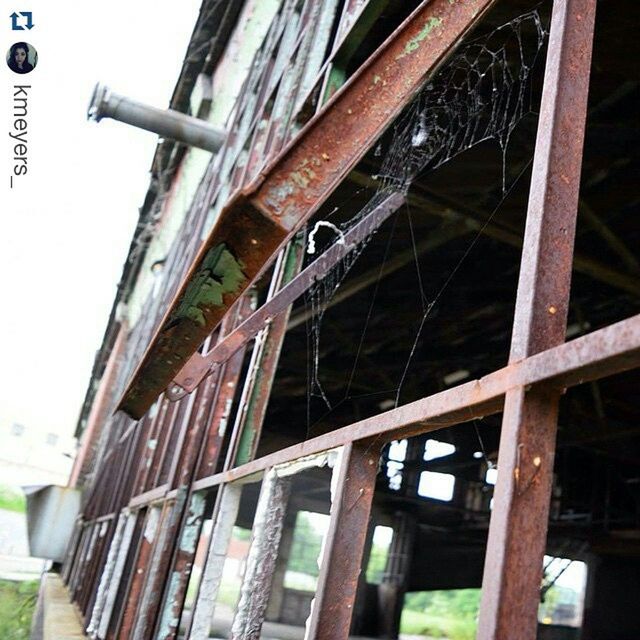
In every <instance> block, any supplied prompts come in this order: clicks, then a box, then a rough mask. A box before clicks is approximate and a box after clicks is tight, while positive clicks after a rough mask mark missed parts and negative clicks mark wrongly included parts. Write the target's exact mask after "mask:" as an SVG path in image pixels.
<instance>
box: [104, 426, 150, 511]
mask: <svg viewBox="0 0 640 640" xmlns="http://www.w3.org/2000/svg"><path fill="white" fill-rule="evenodd" d="M142 444H143V440H142V434H141V433H140V432H136V433H134V434H132V436H131V438H129V439H128V440H126V441H125V442H124V443H122V445H121V446H122V447H123V448H124V450H125V451H124V455H123V456H122V466H121V467H120V470H119V473H118V480H119V482H118V485H117V491H116V492H115V496H114V500H113V502H112V505H111V510H112V511H114V512H118V511H120V510H121V509H122V507H124V506H125V505H126V504H127V503H128V502H129V500H130V499H131V495H132V493H133V486H134V481H135V475H134V471H133V470H134V469H135V461H137V460H139V459H140V458H139V457H138V456H139V449H140V448H141V447H142Z"/></svg>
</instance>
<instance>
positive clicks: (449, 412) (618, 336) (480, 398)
mask: <svg viewBox="0 0 640 640" xmlns="http://www.w3.org/2000/svg"><path fill="white" fill-rule="evenodd" d="M637 367H640V315H636V316H633V317H632V318H629V319H628V320H623V321H622V322H618V323H616V324H613V325H610V326H608V327H605V328H604V329H600V330H598V331H594V332H593V333H589V334H587V335H585V336H582V337H580V338H576V339H575V340H572V341H571V342H567V343H565V344H562V345H560V346H558V347H555V348H553V349H548V350H547V351H543V352H541V353H539V354H537V355H535V356H531V357H530V358H526V359H524V360H522V361H520V362H514V363H512V364H510V365H509V366H507V367H504V368H503V369H498V370H497V371H494V372H493V373H490V374H489V375H487V376H485V377H484V378H481V379H479V380H472V381H470V382H466V383H464V384H461V385H458V386H457V387H452V388H451V389H447V390H445V391H441V392H439V393H436V394H434V395H432V396H429V397H427V398H423V399H421V400H416V401H415V402H411V403H409V404H406V405H404V406H401V407H398V408H397V409H392V410H390V411H385V412H384V413H380V414H378V415H376V416H373V417H371V418H367V419H366V420H362V421H360V422H356V423H354V424H350V425H348V426H346V427H342V428H340V429H336V430H335V431H331V432H330V433H326V434H323V435H321V436H318V437H317V438H313V439H312V440H307V441H305V442H302V443H300V444H296V445H293V446H291V447H287V448H286V449H282V450H280V451H277V452H275V453H272V454H270V455H267V456H264V457H262V458H259V459H258V460H255V461H253V462H249V463H247V464H244V465H242V466H240V467H237V468H235V469H230V470H229V471H226V472H224V473H219V474H216V475H212V476H209V477H207V478H202V479H200V480H198V481H197V482H195V483H194V486H193V490H194V491H199V490H201V489H206V488H208V487H212V486H216V485H219V484H221V483H223V482H233V481H234V480H239V479H240V478H244V477H247V476H250V475H253V474H255V473H259V472H261V471H264V470H265V469H267V468H269V467H272V466H274V465H276V464H281V463H283V462H288V461H290V460H295V459H297V458H300V457H302V456H307V455H314V454H317V453H320V452H321V451H326V450H328V449H332V448H335V447H339V446H341V445H344V444H347V443H349V442H355V441H360V440H367V439H372V438H373V439H380V441H381V442H383V443H384V442H390V441H391V440H397V439H400V438H406V437H410V436H414V435H417V434H419V433H426V432H428V431H435V430H437V429H443V428H445V427H449V426H452V425H454V424H460V423H463V422H467V421H469V420H473V419H474V418H478V417H482V416H488V415H492V414H495V413H498V412H500V411H501V410H502V406H503V398H504V396H505V394H506V393H507V392H508V391H509V390H511V389H515V388H518V387H528V386H531V385H545V386H547V387H551V388H555V389H558V390H563V389H565V388H567V387H571V386H575V385H578V384H583V383H585V382H589V381H591V380H597V379H600V378H603V377H606V376H610V375H614V374H616V373H621V372H623V371H628V370H629V369H633V368H637Z"/></svg>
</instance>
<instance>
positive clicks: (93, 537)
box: [71, 522, 101, 601]
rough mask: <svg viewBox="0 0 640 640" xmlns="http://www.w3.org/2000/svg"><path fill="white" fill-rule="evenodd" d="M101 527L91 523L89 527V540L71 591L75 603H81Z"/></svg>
mask: <svg viewBox="0 0 640 640" xmlns="http://www.w3.org/2000/svg"><path fill="white" fill-rule="evenodd" d="M100 526H101V525H100V524H96V523H94V522H91V523H89V524H88V525H87V540H86V543H85V545H84V548H83V550H82V555H81V556H80V563H79V566H78V572H77V573H76V575H75V578H74V584H73V585H72V591H71V593H72V599H73V600H75V601H80V599H81V598H82V594H83V591H84V582H85V576H86V573H87V571H88V568H89V564H90V562H91V559H92V558H93V549H94V548H95V545H96V542H97V539H98V531H99V529H100Z"/></svg>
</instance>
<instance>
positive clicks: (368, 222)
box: [167, 193, 405, 400]
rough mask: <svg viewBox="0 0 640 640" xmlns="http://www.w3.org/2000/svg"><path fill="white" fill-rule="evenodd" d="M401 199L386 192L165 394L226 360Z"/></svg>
mask: <svg viewBox="0 0 640 640" xmlns="http://www.w3.org/2000/svg"><path fill="white" fill-rule="evenodd" d="M404 202H405V198H404V195H402V194H401V193H393V194H391V195H389V196H387V197H386V198H385V199H384V200H383V201H382V202H381V203H380V204H379V205H378V206H376V207H375V208H374V209H373V210H372V211H371V212H370V213H369V214H368V215H367V216H365V217H364V218H363V219H362V220H361V221H360V222H359V223H358V224H356V225H354V227H352V228H351V229H350V230H349V231H348V232H347V233H346V234H345V235H344V237H343V238H341V239H340V240H339V241H338V242H336V243H334V244H333V245H332V246H331V247H330V248H329V249H327V251H325V252H324V253H323V254H322V255H321V256H320V257H319V258H318V259H317V260H315V261H314V262H313V263H312V264H310V265H309V266H308V267H307V268H306V269H304V270H303V271H302V272H301V273H299V274H298V275H297V276H296V277H295V278H293V280H291V282H289V283H288V284H286V285H284V287H282V289H280V290H279V291H278V292H277V293H275V295H273V297H272V298H270V299H269V300H268V301H267V302H265V304H263V305H262V306H261V307H260V308H259V309H258V310H257V311H255V312H254V313H253V314H252V315H251V316H249V317H248V318H247V319H246V320H245V321H244V322H243V323H242V324H241V325H240V326H239V327H238V328H237V329H235V330H234V331H232V332H231V333H230V334H229V335H228V336H225V338H224V340H220V341H219V342H218V343H217V344H216V345H215V346H214V347H213V349H211V351H209V352H208V353H206V354H205V355H200V354H199V353H194V354H193V355H192V356H191V358H190V359H189V361H188V362H187V364H186V365H185V366H184V367H183V368H182V369H181V370H180V372H179V373H178V375H177V376H176V377H175V378H174V380H173V385H172V386H171V387H170V388H169V389H168V390H167V397H168V398H169V399H171V400H179V399H180V398H182V397H184V395H185V392H187V393H190V392H191V391H193V390H194V389H195V388H196V387H197V386H198V385H199V384H200V382H201V381H202V380H203V378H204V377H206V376H207V375H208V374H209V373H211V372H212V371H214V370H215V369H216V368H217V366H218V365H220V364H222V363H223V362H226V361H227V360H228V359H229V358H230V357H231V356H232V355H233V354H234V353H235V352H236V351H237V350H238V349H240V348H241V347H243V346H244V345H245V344H247V342H249V340H251V339H252V338H253V337H254V336H255V335H256V334H257V333H258V332H259V331H260V330H261V329H263V328H264V327H265V326H266V325H267V324H268V323H269V322H270V321H271V320H273V319H274V318H275V317H276V316H278V315H279V314H281V313H282V312H283V311H285V310H286V309H288V308H289V306H290V305H291V303H292V302H294V301H295V300H296V299H297V298H299V297H300V296H301V295H302V294H303V293H304V292H305V291H307V290H308V289H309V287H311V286H312V285H313V283H314V282H316V280H320V279H321V278H324V277H325V276H326V275H327V273H329V271H330V270H331V269H332V268H333V267H334V266H335V265H336V264H337V263H338V261H340V260H341V259H342V258H344V257H345V256H346V255H348V254H349V253H350V252H351V251H353V250H354V249H355V248H356V247H357V245H358V244H359V243H360V242H362V241H363V240H364V239H365V238H366V237H367V236H368V235H369V234H371V233H372V232H373V231H375V230H376V229H378V228H379V227H380V225H381V224H382V223H383V222H384V221H385V220H387V219H388V218H389V216H391V215H393V214H394V213H395V212H396V211H397V210H398V209H399V208H400V207H401V206H402V205H403V204H404ZM176 387H177V388H176Z"/></svg>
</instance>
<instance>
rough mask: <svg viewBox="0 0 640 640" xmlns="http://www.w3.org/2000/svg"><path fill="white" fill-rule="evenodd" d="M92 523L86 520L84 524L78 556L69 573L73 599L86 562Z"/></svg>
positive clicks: (70, 590)
mask: <svg viewBox="0 0 640 640" xmlns="http://www.w3.org/2000/svg"><path fill="white" fill-rule="evenodd" d="M91 532H92V528H91V523H88V522H84V523H83V524H82V531H81V532H80V540H79V542H78V551H77V553H76V558H75V560H74V564H73V567H72V568H71V571H70V574H69V582H68V586H69V592H70V593H71V599H72V600H75V591H76V586H77V584H78V578H79V575H80V570H81V568H82V565H83V563H84V557H85V555H86V553H87V545H88V544H89V539H90V537H91Z"/></svg>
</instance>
